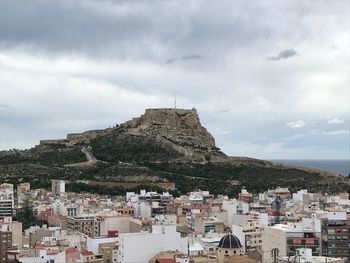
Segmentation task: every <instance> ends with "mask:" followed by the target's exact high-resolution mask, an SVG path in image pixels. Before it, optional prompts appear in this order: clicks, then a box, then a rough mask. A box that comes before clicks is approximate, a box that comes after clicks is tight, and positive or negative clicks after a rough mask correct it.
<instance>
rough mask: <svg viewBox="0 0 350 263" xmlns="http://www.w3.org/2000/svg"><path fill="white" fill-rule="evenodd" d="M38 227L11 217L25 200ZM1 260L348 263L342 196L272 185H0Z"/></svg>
mask: <svg viewBox="0 0 350 263" xmlns="http://www.w3.org/2000/svg"><path fill="white" fill-rule="evenodd" d="M28 197H30V199H31V200H32V201H33V203H34V210H35V211H34V213H35V215H36V217H37V218H38V220H39V219H40V220H41V221H42V222H45V223H44V224H43V225H41V226H35V225H34V226H31V227H29V228H27V229H23V223H24V222H18V221H15V219H16V214H17V213H18V212H19V211H20V210H21V208H22V206H23V205H24V202H25V200H27V199H28ZM0 262H6V263H15V262H16V263H19V262H21V263H85V262H89V263H144V262H145V263H146V262H151V263H189V262H203V263H204V262H212V263H215V262H244V263H250V262H263V263H265V262H266V263H269V262H303V263H304V262H305V263H306V262H312V263H326V262H327V263H331V262H332V263H333V262H334V263H335V262H337V263H338V262H339V263H341V262H343V263H350V200H349V195H348V194H347V193H339V194H338V195H322V194H318V193H309V192H308V191H307V190H300V191H298V192H296V193H291V192H290V191H289V190H288V189H287V188H276V189H271V190H268V191H266V192H264V193H260V194H258V195H253V194H251V193H249V192H248V191H247V190H246V189H242V191H241V193H240V194H239V196H238V198H237V199H230V198H228V197H227V196H222V195H218V196H214V195H212V194H210V193H209V192H208V191H194V192H191V193H188V194H187V195H183V196H180V197H176V198H175V197H173V196H172V195H171V194H169V193H168V192H164V193H157V192H147V191H145V190H142V191H140V193H134V192H129V193H127V194H126V196H124V197H110V196H100V195H96V194H88V193H67V192H66V191H65V182H64V181H60V180H53V181H52V190H51V191H46V190H44V189H31V188H30V185H29V184H28V183H20V184H18V185H17V186H16V187H14V185H12V184H2V185H0Z"/></svg>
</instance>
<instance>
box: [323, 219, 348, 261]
mask: <svg viewBox="0 0 350 263" xmlns="http://www.w3.org/2000/svg"><path fill="white" fill-rule="evenodd" d="M322 255H323V256H327V257H335V258H342V259H344V261H345V262H346V263H350V220H349V219H347V216H346V212H329V213H328V217H327V219H324V220H322Z"/></svg>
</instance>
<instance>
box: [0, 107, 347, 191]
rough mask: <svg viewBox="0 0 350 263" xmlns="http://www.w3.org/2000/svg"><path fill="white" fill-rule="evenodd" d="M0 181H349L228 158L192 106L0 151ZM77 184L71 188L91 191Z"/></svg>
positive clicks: (258, 185) (336, 184)
mask: <svg viewBox="0 0 350 263" xmlns="http://www.w3.org/2000/svg"><path fill="white" fill-rule="evenodd" d="M85 160H86V162H85V163H84V161H85ZM92 160H93V161H92ZM74 163H78V164H77V165H75V164H74ZM0 176H1V177H0V178H2V180H3V181H12V182H18V181H21V180H27V181H28V180H30V181H31V182H33V183H34V184H36V185H39V186H48V184H49V179H51V178H62V179H67V180H70V179H71V178H74V179H75V180H86V179H89V180H91V181H92V182H93V181H110V182H133V183H135V182H136V183H139V184H143V185H151V184H152V185H153V186H154V185H157V183H164V182H173V183H175V185H176V188H177V190H178V191H179V192H182V193H184V192H187V191H191V190H193V189H196V188H200V189H208V190H210V191H211V192H213V193H216V194H218V193H223V194H229V195H235V194H236V193H237V192H238V191H239V189H240V188H241V187H242V186H243V185H244V186H245V187H246V188H248V190H250V191H253V192H259V191H263V190H266V189H268V188H271V187H276V186H282V187H289V188H291V189H292V190H297V189H301V188H305V187H307V188H308V189H309V190H310V191H316V192H325V191H326V192H329V193H331V192H338V191H350V183H349V180H348V179H347V178H344V177H342V176H340V175H337V174H334V173H331V172H327V171H321V170H317V169H306V168H301V167H293V166H286V165H280V164H274V163H271V162H267V161H262V160H256V159H251V158H246V157H228V156H226V155H225V154H224V153H222V152H221V151H220V149H219V148H217V147H216V146H215V140H214V138H213V136H212V135H211V134H210V133H209V132H208V131H207V130H206V129H205V128H204V127H203V126H202V125H201V123H200V120H199V117H198V114H197V111H196V110H195V109H192V110H182V109H148V110H146V111H145V114H144V115H142V116H140V117H138V118H134V119H132V120H130V121H128V122H126V123H123V124H121V125H119V126H116V127H113V128H109V129H105V130H93V131H87V132H83V133H75V134H68V135H67V138H66V139H61V140H43V141H41V142H40V145H38V146H36V147H34V148H32V149H29V150H24V151H18V150H15V151H2V152H0ZM91 181H90V182H91ZM159 185H160V184H159ZM76 186H77V185H76ZM78 186H79V185H78ZM78 186H77V187H75V190H79V189H83V190H91V191H95V190H96V187H95V186H91V185H90V186H89V187H90V188H89V187H87V186H86V185H85V186H84V187H80V188H79V187H78ZM104 189H105V192H106V193H109V192H110V193H115V192H113V191H112V190H111V189H108V188H106V187H104ZM98 191H99V192H101V191H102V192H103V191H104V190H103V189H102V190H101V188H99V189H98ZM121 192H122V191H121ZM118 193H119V192H118Z"/></svg>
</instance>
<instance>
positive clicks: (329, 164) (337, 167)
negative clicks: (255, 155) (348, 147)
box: [271, 159, 350, 176]
mask: <svg viewBox="0 0 350 263" xmlns="http://www.w3.org/2000/svg"><path fill="white" fill-rule="evenodd" d="M271 161H273V162H276V163H285V164H293V165H299V166H304V167H310V168H318V169H322V170H327V171H331V172H335V173H340V174H341V175H343V176H348V175H349V172H350V171H349V169H350V161H349V160H346V159H341V160H334V159H333V160H314V159H304V160H291V159H287V160H271Z"/></svg>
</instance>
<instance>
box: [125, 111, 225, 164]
mask: <svg viewBox="0 0 350 263" xmlns="http://www.w3.org/2000/svg"><path fill="white" fill-rule="evenodd" d="M121 128H122V129H123V130H125V132H126V133H128V134H130V135H135V136H143V137H149V138H153V139H154V140H155V141H157V142H159V143H160V144H162V145H164V147H171V148H172V149H173V150H175V151H177V152H178V153H179V154H180V155H181V156H183V157H184V158H189V160H191V161H206V160H209V159H210V158H211V157H224V156H225V155H224V154H223V153H222V152H221V151H220V149H219V148H217V147H216V146H215V140H214V138H213V136H212V135H211V134H210V133H209V132H208V131H207V130H206V129H205V128H204V127H203V126H202V125H201V123H200V120H199V117H198V113H197V111H196V110H195V109H192V110H183V109H147V110H146V111H145V114H143V115H142V116H141V117H139V118H134V119H132V120H131V121H128V122H126V123H125V124H122V125H121Z"/></svg>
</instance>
